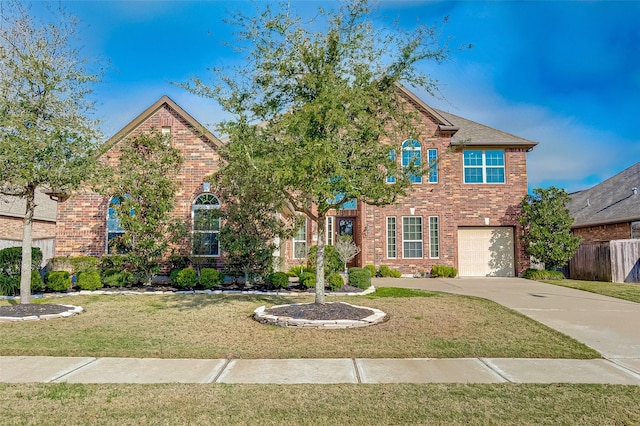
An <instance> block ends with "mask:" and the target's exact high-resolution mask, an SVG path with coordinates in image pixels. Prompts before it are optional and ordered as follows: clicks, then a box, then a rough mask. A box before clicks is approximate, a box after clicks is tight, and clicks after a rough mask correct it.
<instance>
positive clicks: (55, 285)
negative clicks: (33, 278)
mask: <svg viewBox="0 0 640 426" xmlns="http://www.w3.org/2000/svg"><path fill="white" fill-rule="evenodd" d="M45 278H46V280H45V281H46V286H47V288H48V289H49V290H51V291H67V290H68V289H69V287H71V275H69V273H68V272H67V271H51V272H48V273H47V275H46V277H45Z"/></svg>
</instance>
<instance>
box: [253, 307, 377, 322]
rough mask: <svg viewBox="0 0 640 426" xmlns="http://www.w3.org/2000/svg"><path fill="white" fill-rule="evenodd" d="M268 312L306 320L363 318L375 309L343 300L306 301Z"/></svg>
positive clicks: (371, 313)
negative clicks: (331, 301)
mask: <svg viewBox="0 0 640 426" xmlns="http://www.w3.org/2000/svg"><path fill="white" fill-rule="evenodd" d="M265 313H266V314H269V315H275V316H279V317H291V318H299V319H306V320H325V321H333V320H339V319H343V320H361V319H363V318H366V317H368V316H369V315H373V313H374V312H373V311H372V310H370V309H365V308H358V307H356V306H352V305H349V304H347V303H342V302H333V303H324V304H321V303H305V304H300V305H287V306H280V307H277V308H270V309H267V310H266V311H265Z"/></svg>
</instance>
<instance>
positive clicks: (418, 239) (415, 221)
mask: <svg viewBox="0 0 640 426" xmlns="http://www.w3.org/2000/svg"><path fill="white" fill-rule="evenodd" d="M402 257H403V258H405V259H421V258H422V216H407V217H403V218H402Z"/></svg>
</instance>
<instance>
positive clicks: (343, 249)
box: [334, 235, 360, 274]
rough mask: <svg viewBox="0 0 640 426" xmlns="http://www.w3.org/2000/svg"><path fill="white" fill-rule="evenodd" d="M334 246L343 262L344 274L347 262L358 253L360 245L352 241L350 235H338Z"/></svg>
mask: <svg viewBox="0 0 640 426" xmlns="http://www.w3.org/2000/svg"><path fill="white" fill-rule="evenodd" d="M334 247H335V249H336V252H338V256H340V260H342V262H343V263H344V273H345V274H346V273H347V263H349V262H351V259H353V258H354V257H356V256H357V255H358V253H360V247H358V246H357V245H356V244H355V243H354V242H353V239H352V238H351V235H341V236H339V237H338V240H337V241H336V244H335V245H334Z"/></svg>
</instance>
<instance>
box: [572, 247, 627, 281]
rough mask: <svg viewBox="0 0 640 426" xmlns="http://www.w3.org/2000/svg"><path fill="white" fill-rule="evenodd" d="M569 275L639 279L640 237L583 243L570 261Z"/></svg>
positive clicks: (586, 277)
mask: <svg viewBox="0 0 640 426" xmlns="http://www.w3.org/2000/svg"><path fill="white" fill-rule="evenodd" d="M569 276H570V277H571V278H573V279H576V280H588V281H608V282H616V283H637V282H640V240H613V241H602V242H587V243H582V244H581V245H580V248H579V249H578V251H577V252H576V254H575V255H574V256H573V259H571V260H570V261H569Z"/></svg>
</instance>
